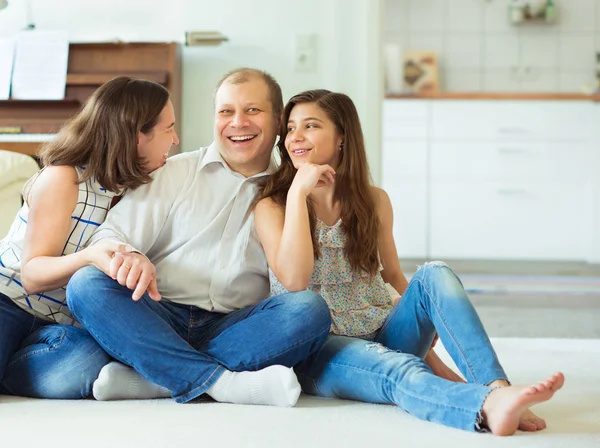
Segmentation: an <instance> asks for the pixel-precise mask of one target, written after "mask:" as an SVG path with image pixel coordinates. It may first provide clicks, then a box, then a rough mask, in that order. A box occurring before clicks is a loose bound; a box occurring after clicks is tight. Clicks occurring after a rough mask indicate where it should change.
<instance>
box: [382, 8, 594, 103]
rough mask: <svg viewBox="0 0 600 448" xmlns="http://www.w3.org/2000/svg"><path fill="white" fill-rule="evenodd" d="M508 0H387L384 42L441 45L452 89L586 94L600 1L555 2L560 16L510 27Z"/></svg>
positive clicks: (444, 76)
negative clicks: (550, 22) (546, 20)
mask: <svg viewBox="0 0 600 448" xmlns="http://www.w3.org/2000/svg"><path fill="white" fill-rule="evenodd" d="M508 3H509V2H508V0H385V16H384V31H383V35H384V45H386V44H387V51H390V50H392V51H395V49H396V48H397V49H398V50H399V51H404V50H432V51H435V52H436V53H437V54H438V57H439V64H440V82H441V88H442V90H445V91H456V92H480V91H481V92H492V91H494V92H510V91H517V92H518V91H521V92H581V91H582V89H584V88H585V87H586V86H587V87H588V88H591V87H593V86H594V82H595V81H594V78H595V75H594V73H595V66H596V61H595V52H596V50H600V0H555V3H556V5H557V8H558V19H557V22H556V23H554V24H551V25H548V24H522V25H517V26H514V25H511V24H510V23H509V22H508V19H507V7H508V6H507V5H508ZM389 44H392V46H391V47H390V46H389ZM394 45H397V47H394Z"/></svg>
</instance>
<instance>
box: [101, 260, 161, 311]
mask: <svg viewBox="0 0 600 448" xmlns="http://www.w3.org/2000/svg"><path fill="white" fill-rule="evenodd" d="M109 275H110V276H111V277H112V278H114V279H115V280H117V282H119V284H120V285H122V286H126V287H127V288H129V289H131V290H133V294H132V295H131V298H132V299H133V300H135V301H138V300H140V299H141V298H142V296H143V295H144V293H145V292H146V291H147V292H148V295H149V296H150V298H151V299H152V300H155V301H157V302H158V301H159V300H160V299H161V297H160V293H159V292H158V286H157V284H156V268H155V267H154V265H153V264H152V263H151V262H150V260H148V259H147V258H146V257H144V256H143V255H142V254H140V253H138V252H117V253H115V256H114V257H113V258H112V260H111V262H110V270H109Z"/></svg>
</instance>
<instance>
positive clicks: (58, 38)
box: [12, 30, 69, 100]
mask: <svg viewBox="0 0 600 448" xmlns="http://www.w3.org/2000/svg"><path fill="white" fill-rule="evenodd" d="M68 62H69V39H68V36H67V33H66V31H35V30H28V31H23V32H21V33H19V34H18V35H17V43H16V51H15V66H14V70H13V76H12V97H13V98H14V99H19V100H62V99H64V97H65V87H66V85H67V64H68Z"/></svg>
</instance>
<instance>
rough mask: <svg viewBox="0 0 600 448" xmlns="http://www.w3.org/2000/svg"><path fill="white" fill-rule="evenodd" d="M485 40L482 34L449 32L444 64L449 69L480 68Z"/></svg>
mask: <svg viewBox="0 0 600 448" xmlns="http://www.w3.org/2000/svg"><path fill="white" fill-rule="evenodd" d="M482 50H483V41H482V39H481V35H480V34H470V35H467V34H457V35H453V34H448V35H447V38H446V52H445V54H444V66H445V67H447V68H448V69H461V68H470V69H479V68H480V67H481V63H482V57H481V56H482Z"/></svg>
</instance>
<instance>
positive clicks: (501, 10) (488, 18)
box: [483, 0, 515, 33]
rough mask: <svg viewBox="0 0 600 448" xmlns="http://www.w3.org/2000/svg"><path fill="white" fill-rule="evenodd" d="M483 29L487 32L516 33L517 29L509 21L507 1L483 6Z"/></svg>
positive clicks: (497, 1)
mask: <svg viewBox="0 0 600 448" xmlns="http://www.w3.org/2000/svg"><path fill="white" fill-rule="evenodd" d="M483 29H484V30H485V31H486V32H492V33H501V32H504V33H506V32H511V31H514V29H515V27H514V26H513V25H511V24H510V22H509V21H508V6H507V2H506V1H499V0H496V1H493V2H486V3H485V4H484V6H483Z"/></svg>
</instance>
